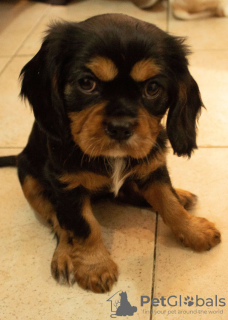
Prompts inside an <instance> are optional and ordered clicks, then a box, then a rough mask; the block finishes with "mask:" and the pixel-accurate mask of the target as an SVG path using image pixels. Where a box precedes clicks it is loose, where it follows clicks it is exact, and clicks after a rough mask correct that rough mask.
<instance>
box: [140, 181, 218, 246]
mask: <svg viewBox="0 0 228 320" xmlns="http://www.w3.org/2000/svg"><path fill="white" fill-rule="evenodd" d="M141 192H142V195H143V197H144V198H145V199H146V200H147V202H148V203H149V204H150V205H151V206H152V207H153V208H154V210H156V211H157V212H158V213H159V214H160V215H161V216H162V218H163V221H164V222H165V223H166V224H167V225H168V226H169V227H170V228H171V229H172V231H173V233H174V234H175V236H176V237H177V238H178V239H179V240H180V241H181V242H182V243H183V244H184V245H185V246H187V247H190V248H192V249H194V250H196V251H203V250H209V249H210V248H212V247H214V246H215V245H217V244H218V243H219V242H220V241H221V236H220V233H219V231H218V230H217V229H216V228H215V226H214V224H213V223H212V222H210V221H208V220H206V219H204V218H199V217H194V216H192V215H191V214H189V213H188V212H187V211H186V210H185V209H184V207H183V206H182V205H181V204H180V202H179V201H178V199H177V198H176V197H175V195H174V194H173V192H172V190H171V188H170V186H169V185H166V184H162V183H157V184H154V185H151V186H150V187H149V188H148V189H146V190H143V191H141Z"/></svg>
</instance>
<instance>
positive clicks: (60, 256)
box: [51, 246, 76, 285]
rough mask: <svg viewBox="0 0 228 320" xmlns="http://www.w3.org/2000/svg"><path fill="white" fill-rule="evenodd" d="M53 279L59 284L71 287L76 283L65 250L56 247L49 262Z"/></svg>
mask: <svg viewBox="0 0 228 320" xmlns="http://www.w3.org/2000/svg"><path fill="white" fill-rule="evenodd" d="M51 273H52V276H53V278H54V279H55V280H56V281H57V282H59V283H60V284H69V285H73V284H74V283H75V281H76V279H75V271H74V266H73V262H72V259H71V257H70V254H69V252H68V250H67V248H61V247H59V246H58V247H57V248H56V250H55V253H54V255H53V258H52V262H51Z"/></svg>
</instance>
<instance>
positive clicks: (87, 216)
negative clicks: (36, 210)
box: [57, 187, 118, 293]
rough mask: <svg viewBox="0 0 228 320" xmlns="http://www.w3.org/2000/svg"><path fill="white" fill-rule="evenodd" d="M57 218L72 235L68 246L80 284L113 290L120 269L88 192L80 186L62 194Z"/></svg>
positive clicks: (102, 289)
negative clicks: (105, 238)
mask: <svg viewBox="0 0 228 320" xmlns="http://www.w3.org/2000/svg"><path fill="white" fill-rule="evenodd" d="M57 216H58V220H59V222H60V225H61V226H62V228H64V229H67V230H69V231H70V233H71V237H70V238H69V239H68V243H69V244H70V245H71V247H72V248H71V257H72V262H73V265H74V270H75V279H76V281H77V282H78V284H79V285H80V286H81V287H82V288H84V289H89V290H92V291H93V292H97V293H99V292H106V291H109V290H111V288H112V285H113V283H114V282H115V281H117V277H118V269H117V266H116V264H115V263H114V262H113V260H112V259H111V257H110V254H109V252H108V251H107V249H106V247H105V245H104V243H103V239H102V235H101V229H100V226H99V224H98V222H97V220H96V219H95V217H94V215H93V212H92V208H91V204H90V198H89V196H88V195H87V194H86V193H85V190H83V189H80V187H79V188H76V189H73V190H71V191H65V192H64V194H61V197H60V202H59V205H58V207H57Z"/></svg>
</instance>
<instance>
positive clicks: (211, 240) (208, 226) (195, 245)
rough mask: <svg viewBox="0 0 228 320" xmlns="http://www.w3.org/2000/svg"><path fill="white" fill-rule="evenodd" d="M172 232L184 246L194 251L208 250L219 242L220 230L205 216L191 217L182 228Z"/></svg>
mask: <svg viewBox="0 0 228 320" xmlns="http://www.w3.org/2000/svg"><path fill="white" fill-rule="evenodd" d="M174 233H175V235H176V237H177V238H178V239H179V240H180V241H181V242H182V243H183V244H184V245H185V246H186V247H190V248H192V249H193V250H195V251H205V250H210V249H211V248H213V247H214V246H216V245H217V244H219V243H220V242H221V234H220V232H219V231H218V230H217V229H216V228H215V225H214V223H212V222H210V221H208V220H207V219H205V218H199V217H191V219H189V221H187V222H186V223H185V226H184V227H183V228H182V229H180V230H179V231H177V230H175V231H174Z"/></svg>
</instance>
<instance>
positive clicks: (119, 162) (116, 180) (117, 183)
mask: <svg viewBox="0 0 228 320" xmlns="http://www.w3.org/2000/svg"><path fill="white" fill-rule="evenodd" d="M125 167H126V161H125V160H124V159H122V158H116V159H114V160H113V174H112V192H113V193H114V194H115V196H117V194H118V192H119V190H120V188H121V186H122V185H123V183H124V180H125V179H126V177H127V174H125V175H124V169H125Z"/></svg>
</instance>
